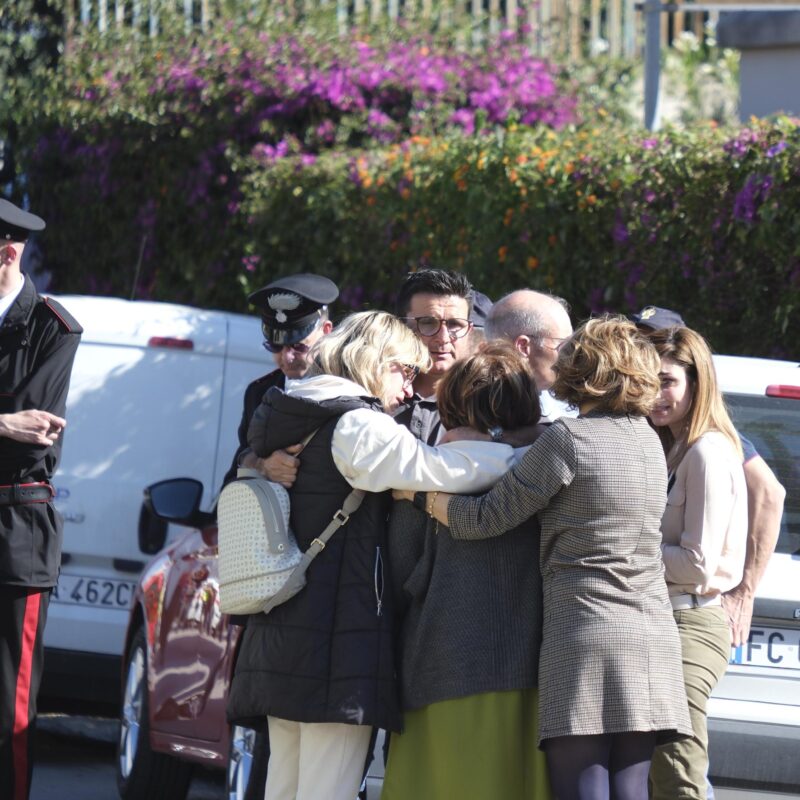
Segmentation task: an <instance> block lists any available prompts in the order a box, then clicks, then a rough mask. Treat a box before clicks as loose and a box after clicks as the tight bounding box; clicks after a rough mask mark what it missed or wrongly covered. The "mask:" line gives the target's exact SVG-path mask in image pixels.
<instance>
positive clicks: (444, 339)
mask: <svg viewBox="0 0 800 800" xmlns="http://www.w3.org/2000/svg"><path fill="white" fill-rule="evenodd" d="M472 298H473V288H472V284H471V283H470V282H469V280H468V279H467V277H466V276H465V275H462V274H461V273H458V272H453V271H452V270H445V269H421V270H418V271H417V272H411V273H409V275H408V276H407V277H406V279H405V280H404V281H403V283H402V285H401V286H400V290H399V291H398V294H397V304H396V307H397V316H398V317H400V318H401V319H403V320H404V321H405V323H406V324H407V325H408V326H409V327H410V328H411V329H412V330H414V331H415V332H416V334H417V335H418V336H419V337H420V339H422V341H423V342H424V343H425V345H426V347H427V348H428V352H429V353H430V356H431V361H432V366H431V368H430V370H428V372H425V373H421V374H420V375H419V376H418V377H417V379H416V380H415V381H414V397H413V398H412V399H411V401H410V402H409V403H408V404H407V405H406V407H405V408H404V409H403V410H402V411H400V413H398V414H396V415H395V419H396V420H397V421H398V422H399V423H400V424H401V425H405V426H406V427H407V428H408V429H409V430H410V431H411V432H412V433H413V434H414V435H415V436H416V437H417V438H418V439H421V440H422V441H424V442H427V443H428V444H436V443H437V442H438V440H439V438H440V434H441V433H442V426H441V422H440V420H439V411H438V409H437V408H436V386H437V384H438V383H439V381H440V380H441V379H442V376H443V375H444V374H445V373H446V372H447V370H449V369H450V367H452V366H453V364H454V363H455V362H456V360H457V359H459V358H464V357H465V356H468V355H469V354H470V353H471V352H472V350H473V349H474V344H475V343H474V341H473V339H472V337H471V336H470V333H471V331H472V328H473V323H472V322H471V313H472Z"/></svg>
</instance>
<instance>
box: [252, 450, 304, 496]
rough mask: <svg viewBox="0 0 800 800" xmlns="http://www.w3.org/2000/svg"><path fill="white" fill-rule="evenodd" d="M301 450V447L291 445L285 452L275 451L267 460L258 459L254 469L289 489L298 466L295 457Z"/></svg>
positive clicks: (298, 462)
mask: <svg viewBox="0 0 800 800" xmlns="http://www.w3.org/2000/svg"><path fill="white" fill-rule="evenodd" d="M302 449H303V445H301V444H293V445H292V446H291V447H287V448H286V449H285V450H276V451H275V452H274V453H273V454H272V455H271V456H269V457H268V458H259V459H258V464H257V466H256V469H257V470H258V471H259V472H260V473H261V474H262V475H264V476H265V477H266V478H268V479H269V480H271V481H274V482H275V483H280V484H281V486H285V487H286V488H287V489H291V488H292V485H293V484H294V482H295V480H296V479H297V469H298V467H299V466H300V459H299V458H295V456H296V455H297V454H299V453H300V451H301V450H302Z"/></svg>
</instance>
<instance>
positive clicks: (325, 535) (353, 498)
mask: <svg viewBox="0 0 800 800" xmlns="http://www.w3.org/2000/svg"><path fill="white" fill-rule="evenodd" d="M365 495H366V492H365V491H364V490H363V489H353V491H352V492H350V494H348V495H347V497H345V499H344V503H342V507H341V508H340V509H339V510H338V511H337V512H336V513H335V514H334V515H333V519H332V520H331V521H330V522H329V523H328V527H327V528H325V530H324V531H322V533H321V534H320V535H319V536H317V538H316V539H314V540H313V541H312V542H311V546H310V547H309V548H308V550H306V556H307V557H308V561H309V562H310V561H313V560H314V559H315V558H316V557H317V555H318V554H319V553H321V552H322V551H323V550H324V549H325V545H326V544H327V543H328V540H329V539H330V538H331V536H333V534H334V533H336V531H338V530H339V528H341V527H342V525H344V524H345V523H346V522H347V520H349V519H350V515H351V514H354V513H355V512H356V511H358V508H359V506H360V505H361V503H362V502H363V500H364V496H365Z"/></svg>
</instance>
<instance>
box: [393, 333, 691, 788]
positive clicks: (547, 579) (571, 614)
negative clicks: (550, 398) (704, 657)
mask: <svg viewBox="0 0 800 800" xmlns="http://www.w3.org/2000/svg"><path fill="white" fill-rule="evenodd" d="M658 364H659V362H658V356H657V354H656V352H655V349H654V348H653V347H652V345H650V343H649V342H648V341H647V339H646V338H645V337H644V336H643V335H642V334H640V333H639V332H638V331H637V330H636V328H635V327H634V326H633V325H632V324H631V323H630V322H627V321H626V320H623V319H621V318H601V319H592V320H589V321H588V322H586V323H585V324H584V325H583V326H581V328H579V329H578V331H576V333H575V334H574V335H573V337H572V338H570V339H569V340H567V342H566V343H565V344H564V345H563V346H562V348H561V351H560V353H559V357H558V361H557V363H556V365H555V370H556V373H557V376H558V377H557V380H556V382H555V384H554V386H553V388H552V391H553V393H554V394H555V395H556V397H557V398H558V399H560V400H565V401H567V402H569V403H570V404H573V405H576V406H578V407H579V408H580V412H581V413H580V416H579V417H578V418H577V419H568V418H561V419H559V420H556V421H555V422H554V423H553V424H552V425H550V426H549V428H548V429H547V430H546V431H545V432H544V433H543V434H542V435H541V436H540V437H539V438H538V439H537V440H536V442H534V444H533V445H532V446H531V447H530V449H529V450H528V452H527V453H526V454H525V455H524V456H523V458H522V460H521V461H520V462H519V464H518V465H517V466H516V467H514V468H513V469H512V470H511V472H509V473H508V474H507V475H506V476H505V477H504V478H502V479H501V480H500V482H499V483H498V484H497V485H496V486H495V488H494V489H493V490H492V491H490V492H489V493H488V494H485V495H483V496H482V497H454V496H452V495H447V494H445V493H443V492H428V493H427V495H426V498H425V500H426V509H427V510H428V513H429V514H431V516H434V517H435V518H436V519H438V520H439V521H440V522H442V523H444V524H447V525H449V527H450V533H451V535H452V536H453V537H454V538H457V539H479V538H484V539H485V538H489V537H492V536H499V535H500V534H503V533H505V532H506V531H508V530H510V529H512V528H514V527H516V526H518V525H520V524H522V523H524V522H525V521H526V520H528V519H530V517H532V516H533V515H534V514H537V513H538V515H539V522H540V524H541V547H540V564H541V570H542V584H543V593H544V621H543V636H542V645H541V650H540V661H539V703H540V727H539V740H540V746H542V747H543V748H544V751H545V756H546V758H547V764H548V769H549V773H550V782H551V786H552V788H553V792H554V794H555V795H556V796H557V797H558V798H559V800H601V798H608V797H614V798H616V799H617V800H646V798H647V776H648V773H649V770H650V758H651V755H652V752H653V748H654V747H655V745H656V743H657V742H659V741H668V740H671V739H673V738H675V737H680V736H685V735H688V734H690V733H691V726H690V723H689V713H688V709H687V705H686V695H685V693H684V690H683V680H682V677H681V673H680V642H679V639H678V632H677V629H676V627H675V622H674V620H673V619H672V611H671V607H670V604H669V598H668V596H667V587H666V584H665V582H664V568H663V564H662V561H661V534H660V531H659V526H660V523H661V515H662V513H663V511H664V505H665V502H666V493H667V474H666V467H665V464H664V455H663V451H662V449H661V445H660V442H659V440H658V436H657V435H656V433H655V431H654V430H653V429H652V427H651V426H650V425H649V423H648V421H647V416H646V415H647V414H648V413H649V411H650V409H651V408H652V406H653V403H654V402H655V400H656V397H657V395H658V391H659V382H658ZM399 496H400V497H405V495H399ZM395 497H398V494H397V493H396V494H395ZM406 499H408V498H407V497H406Z"/></svg>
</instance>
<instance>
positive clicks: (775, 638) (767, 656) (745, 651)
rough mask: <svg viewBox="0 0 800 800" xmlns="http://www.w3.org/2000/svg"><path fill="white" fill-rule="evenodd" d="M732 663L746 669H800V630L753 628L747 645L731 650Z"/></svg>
mask: <svg viewBox="0 0 800 800" xmlns="http://www.w3.org/2000/svg"><path fill="white" fill-rule="evenodd" d="M730 663H731V664H739V665H740V666H745V667H773V668H775V669H800V630H798V629H796V628H791V629H790V628H762V627H758V628H751V629H750V638H749V639H748V641H747V644H743V645H741V646H740V647H735V648H733V649H732V650H731V660H730Z"/></svg>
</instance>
